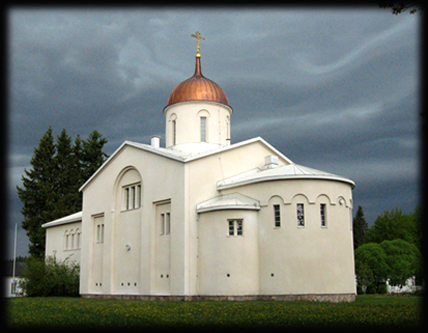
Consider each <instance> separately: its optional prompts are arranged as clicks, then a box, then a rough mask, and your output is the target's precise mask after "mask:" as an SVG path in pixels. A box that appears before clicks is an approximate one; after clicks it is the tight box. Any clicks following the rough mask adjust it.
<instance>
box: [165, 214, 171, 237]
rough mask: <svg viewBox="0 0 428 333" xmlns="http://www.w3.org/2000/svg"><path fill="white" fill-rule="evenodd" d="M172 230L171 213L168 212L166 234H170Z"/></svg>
mask: <svg viewBox="0 0 428 333" xmlns="http://www.w3.org/2000/svg"><path fill="white" fill-rule="evenodd" d="M170 232H171V214H170V213H166V215H165V234H166V235H169V234H170Z"/></svg>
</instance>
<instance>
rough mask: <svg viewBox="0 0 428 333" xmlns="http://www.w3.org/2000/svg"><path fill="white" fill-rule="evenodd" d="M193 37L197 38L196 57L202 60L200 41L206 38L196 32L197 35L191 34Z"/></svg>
mask: <svg viewBox="0 0 428 333" xmlns="http://www.w3.org/2000/svg"><path fill="white" fill-rule="evenodd" d="M191 36H192V37H195V38H196V57H197V58H200V57H201V55H200V54H199V40H200V39H202V40H205V38H204V37H201V34H200V32H199V31H196V33H195V34H191Z"/></svg>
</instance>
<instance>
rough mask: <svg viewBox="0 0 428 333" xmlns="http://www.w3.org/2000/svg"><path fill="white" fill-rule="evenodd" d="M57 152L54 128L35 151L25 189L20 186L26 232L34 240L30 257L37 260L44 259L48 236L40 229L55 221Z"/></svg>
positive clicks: (24, 185) (30, 248) (24, 180)
mask: <svg viewBox="0 0 428 333" xmlns="http://www.w3.org/2000/svg"><path fill="white" fill-rule="evenodd" d="M55 152H56V149H55V144H54V138H53V136H52V128H51V127H49V129H48V130H47V131H46V133H45V134H44V135H43V137H42V138H41V139H40V142H39V146H38V147H37V148H34V154H33V157H32V158H31V161H30V164H31V166H32V169H31V170H30V171H28V170H26V169H24V173H25V176H22V182H23V187H22V188H20V187H18V186H17V190H18V196H19V198H20V199H21V201H22V202H23V203H24V207H23V208H22V210H21V213H22V215H23V216H24V221H23V222H22V228H23V229H25V230H26V231H27V236H28V239H29V240H30V245H29V253H30V255H31V256H35V257H41V256H43V255H44V252H45V232H44V230H43V229H42V228H41V227H40V226H41V225H42V224H43V223H45V222H47V221H52V220H53V219H54V215H53V212H54V210H55V204H56V193H55V192H54V191H53V189H54V184H55V172H54V170H55V162H54V156H55Z"/></svg>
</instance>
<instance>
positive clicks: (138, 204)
mask: <svg viewBox="0 0 428 333" xmlns="http://www.w3.org/2000/svg"><path fill="white" fill-rule="evenodd" d="M137 189H138V201H137V207H141V185H137Z"/></svg>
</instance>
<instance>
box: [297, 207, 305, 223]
mask: <svg viewBox="0 0 428 333" xmlns="http://www.w3.org/2000/svg"><path fill="white" fill-rule="evenodd" d="M297 226H299V227H304V226H305V207H304V205H303V204H297Z"/></svg>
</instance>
